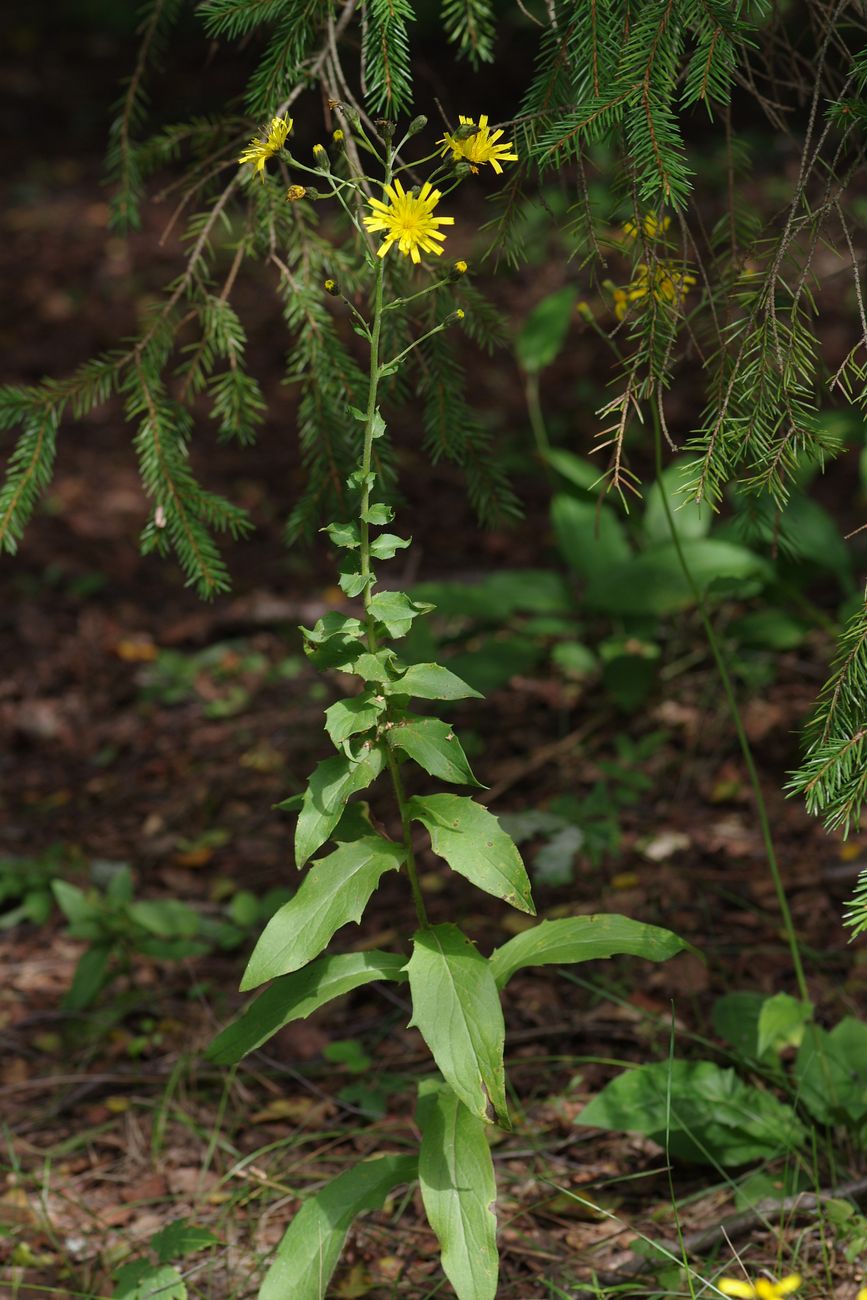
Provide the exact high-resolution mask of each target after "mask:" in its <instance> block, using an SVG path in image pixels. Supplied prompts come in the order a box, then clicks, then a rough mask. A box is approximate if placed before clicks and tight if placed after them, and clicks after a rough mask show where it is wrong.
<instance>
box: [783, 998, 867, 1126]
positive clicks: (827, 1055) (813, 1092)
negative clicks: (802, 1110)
mask: <svg viewBox="0 0 867 1300" xmlns="http://www.w3.org/2000/svg"><path fill="white" fill-rule="evenodd" d="M795 1078H796V1080H797V1082H798V1085H799V1094H798V1095H799V1098H800V1100H801V1101H802V1102H803V1103H804V1105H805V1106H806V1107H807V1109H808V1110H809V1111H810V1113H811V1114H812V1115H815V1117H816V1119H818V1120H819V1121H820V1122H821V1123H823V1124H847V1125H853V1126H858V1125H861V1124H863V1122H864V1120H865V1119H867V1025H865V1024H864V1023H863V1021H861V1020H856V1019H855V1018H854V1016H845V1017H844V1019H843V1020H841V1021H840V1023H839V1024H838V1025H835V1026H834V1028H833V1029H832V1030H831V1031H830V1033H828V1032H827V1031H826V1030H824V1029H820V1028H819V1026H818V1025H807V1027H806V1029H805V1030H804V1039H803V1042H802V1043H801V1046H800V1048H799V1050H798V1055H797V1058H796V1060H795Z"/></svg>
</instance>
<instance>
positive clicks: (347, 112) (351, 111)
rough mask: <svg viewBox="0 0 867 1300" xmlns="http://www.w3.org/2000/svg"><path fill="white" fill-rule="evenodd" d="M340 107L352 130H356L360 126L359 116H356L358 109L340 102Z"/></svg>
mask: <svg viewBox="0 0 867 1300" xmlns="http://www.w3.org/2000/svg"><path fill="white" fill-rule="evenodd" d="M340 108H341V112H342V113H343V116H344V117H345V118H346V120H347V122H348V123H349V125H350V126H351V127H352V128H353V130H355V131H357V130H358V128H359V127H360V126H361V118H360V117H359V116H358V109H357V108H353V107H352V105H351V104H341V105H340Z"/></svg>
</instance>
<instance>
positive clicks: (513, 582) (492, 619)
mask: <svg viewBox="0 0 867 1300" xmlns="http://www.w3.org/2000/svg"><path fill="white" fill-rule="evenodd" d="M413 595H414V596H415V597H417V598H418V599H419V600H422V599H423V600H426V601H433V602H434V604H435V605H436V610H437V615H438V616H448V615H453V616H454V617H456V618H478V619H481V620H483V621H485V622H489V623H493V624H496V625H497V626H498V627H499V626H501V625H502V624H503V623H504V621H505V620H506V619H507V618H508V617H509V616H510V615H511V614H514V613H516V612H518V611H521V612H522V613H526V614H564V613H569V612H570V611H571V609H572V603H573V602H572V597H571V595H570V592H569V588H568V587H567V585H566V583H565V582H564V581H563V579H562V578H561V577H560V575H559V574H558V573H552V572H551V571H550V570H549V569H506V570H503V571H500V572H499V573H492V574H491V575H490V576H489V577H486V578H483V579H482V580H481V581H480V582H425V583H420V584H419V585H418V586H416V587H414V588H413Z"/></svg>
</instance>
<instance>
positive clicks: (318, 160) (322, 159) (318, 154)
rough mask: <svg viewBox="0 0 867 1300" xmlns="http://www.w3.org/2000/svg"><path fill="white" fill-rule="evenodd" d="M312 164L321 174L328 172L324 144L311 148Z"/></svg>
mask: <svg viewBox="0 0 867 1300" xmlns="http://www.w3.org/2000/svg"><path fill="white" fill-rule="evenodd" d="M313 162H314V164H315V165H316V166H317V167H318V168H319V170H320V171H321V172H327V171H329V170H330V168H329V165H328V153H327V151H326V149H325V145H324V144H315V145H314V146H313Z"/></svg>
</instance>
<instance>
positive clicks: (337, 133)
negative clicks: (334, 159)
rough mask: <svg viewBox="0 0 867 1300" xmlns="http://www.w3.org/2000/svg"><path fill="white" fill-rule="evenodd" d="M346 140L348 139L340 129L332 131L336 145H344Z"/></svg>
mask: <svg viewBox="0 0 867 1300" xmlns="http://www.w3.org/2000/svg"><path fill="white" fill-rule="evenodd" d="M345 138H346V137H345V136H344V134H343V132H342V131H341V130H340V129H339V128H338V130H336V131H332V133H331V139H332V140H333V141H334V143H335V144H342V143H343V141H344V139H345Z"/></svg>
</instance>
